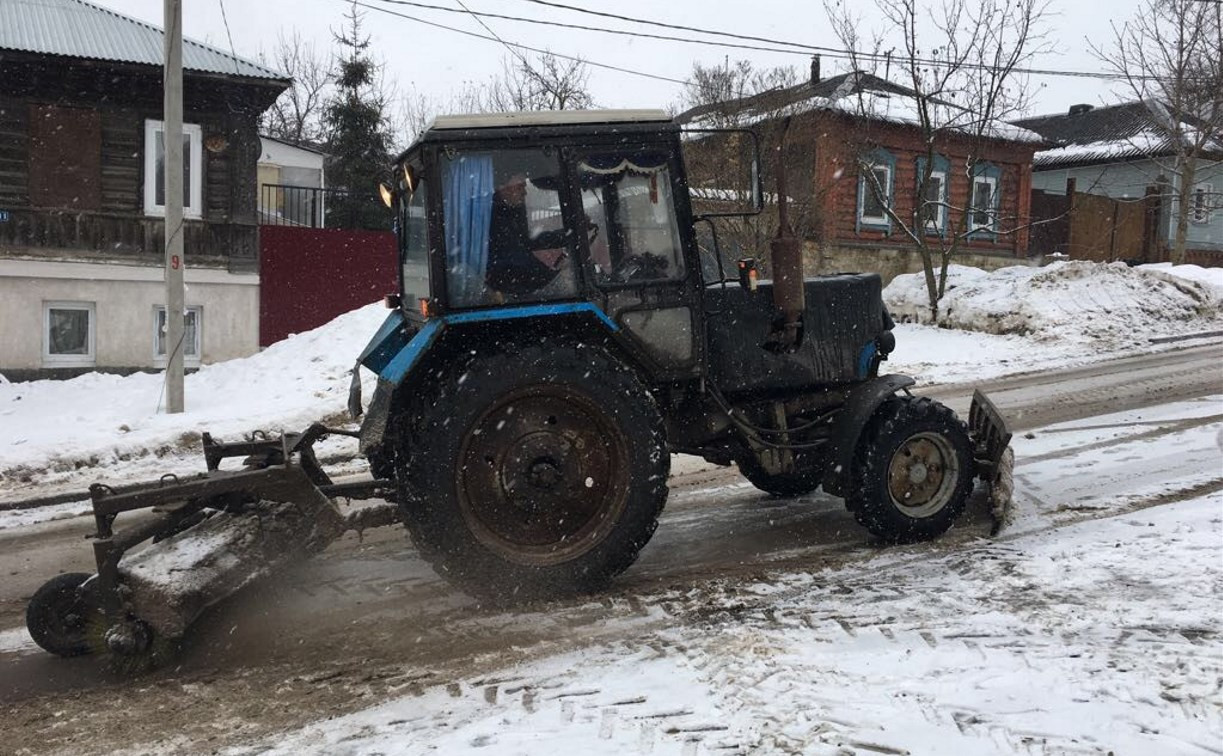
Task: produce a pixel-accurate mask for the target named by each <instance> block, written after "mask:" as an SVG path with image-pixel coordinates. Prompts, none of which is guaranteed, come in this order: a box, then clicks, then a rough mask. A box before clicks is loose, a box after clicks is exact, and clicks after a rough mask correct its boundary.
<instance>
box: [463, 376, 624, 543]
mask: <svg viewBox="0 0 1223 756" xmlns="http://www.w3.org/2000/svg"><path fill="white" fill-rule="evenodd" d="M459 459H460V468H459V474H458V480H457V483H458V494H459V496H458V499H459V507H460V510H461V512H462V515H463V519H464V521H465V522H466V523H467V525H468V527H469V528H470V529H471V532H472V533H473V534H474V535H475V537H476V538H477V540H479V541H480V543H482V544H483V545H484V546H486V547H488V548H489V549H491V550H492V551H494V552H496V553H497V554H499V555H500V556H502V557H503V558H505V559H507V560H509V561H511V562H515V563H518V564H525V565H532V566H540V567H543V566H549V565H556V564H561V563H564V562H567V561H570V560H573V559H575V558H577V557H579V556H581V555H582V554H585V553H586V552H588V551H590V550H591V549H593V548H594V547H595V546H597V545H598V544H599V543H600V542H602V540H603V539H604V538H605V537H606V536H607V534H608V533H609V532H610V531H611V530H612V528H614V527H615V524H616V522H618V521H619V519H620V516H621V514H622V513H623V512H624V509H625V506H626V502H627V498H628V497H627V492H628V486H627V478H628V439H627V438H626V437H625V435H624V433H623V432H621V430H620V428H619V426H617V425H616V423H614V422H612V420H611V418H610V417H609V416H608V415H607V413H606V412H604V411H603V410H601V409H600V408H599V407H598V405H596V404H595V403H594V402H593V401H592V400H591V399H589V398H588V397H586V396H585V395H584V394H581V393H578V392H576V391H574V390H572V389H571V388H569V387H567V386H560V385H539V386H531V387H525V388H523V389H519V390H517V391H514V392H511V393H509V394H507V395H505V396H503V397H501V398H500V399H498V400H497V401H496V402H495V403H494V404H493V405H492V406H491V407H489V408H488V409H487V410H486V411H485V412H484V413H483V414H482V415H481V416H480V417H479V418H477V419H476V421H475V422H474V423H473V424H472V426H471V428H470V429H469V430H468V433H467V435H466V437H465V438H464V440H463V445H462V448H461V449H460V453H459Z"/></svg>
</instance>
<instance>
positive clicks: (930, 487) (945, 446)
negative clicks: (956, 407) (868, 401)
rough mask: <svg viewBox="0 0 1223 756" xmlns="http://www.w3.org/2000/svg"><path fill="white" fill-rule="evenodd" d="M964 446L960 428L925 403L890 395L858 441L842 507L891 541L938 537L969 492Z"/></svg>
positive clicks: (968, 450) (946, 412) (967, 447)
mask: <svg viewBox="0 0 1223 756" xmlns="http://www.w3.org/2000/svg"><path fill="white" fill-rule="evenodd" d="M972 484H973V460H972V445H971V442H970V440H969V438H968V430H967V428H966V427H965V425H964V423H962V422H960V419H959V418H958V417H956V414H955V413H954V412H952V411H951V410H950V409H949V408H947V407H945V406H944V405H942V404H939V403H938V402H935V401H933V400H931V399H929V398H926V397H908V396H906V397H893V398H891V399H888V400H887V401H885V402H884V403H883V404H882V405H880V406H879V409H877V410H876V411H875V414H874V415H873V416H872V417H871V420H870V422H869V423H867V426H866V428H865V429H863V431H862V437H861V438H860V439H859V441H858V449H857V454H856V455H855V457H854V463H853V469H852V470H851V471H850V492H849V495H848V496H847V497H846V499H845V503H846V506H848V508H849V510H850V512H852V513H853V515H854V518H855V519H856V520H857V521H858V522H859V523H860V524H861V525H862V526H864V527H865V528H866V529H867V530H869V531H870V532H871V533H873V534H874V535H876V536H878V537H879V538H881V539H883V540H884V541H888V542H891V543H912V542H914V541H923V540H926V539H929V538H934V537H936V536H939V535H941V534H942V533H944V532H945V531H946V530H947V529H948V528H950V527H951V525H952V523H953V522H955V520H956V518H958V517H959V516H960V514H961V513H963V511H964V507H965V505H966V504H967V501H968V495H969V494H970V493H971V492H972Z"/></svg>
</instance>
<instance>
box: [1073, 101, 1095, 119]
mask: <svg viewBox="0 0 1223 756" xmlns="http://www.w3.org/2000/svg"><path fill="white" fill-rule="evenodd" d="M1095 107H1096V106H1095V105H1088V104H1087V103H1082V104H1080V105H1071V106H1070V115H1072V116H1079V115H1083V114H1084V113H1090V112H1091V111H1092V110H1095Z"/></svg>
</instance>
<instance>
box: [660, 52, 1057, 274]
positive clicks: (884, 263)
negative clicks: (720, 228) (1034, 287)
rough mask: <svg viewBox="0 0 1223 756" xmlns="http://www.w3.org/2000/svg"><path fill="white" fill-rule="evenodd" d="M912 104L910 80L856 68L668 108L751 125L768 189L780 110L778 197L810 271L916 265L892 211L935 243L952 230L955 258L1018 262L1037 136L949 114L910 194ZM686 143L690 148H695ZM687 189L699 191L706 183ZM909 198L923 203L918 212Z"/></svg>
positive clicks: (709, 120) (691, 117) (892, 269)
mask: <svg viewBox="0 0 1223 756" xmlns="http://www.w3.org/2000/svg"><path fill="white" fill-rule="evenodd" d="M916 103H917V99H916V94H915V92H914V91H913V90H912V89H909V88H907V87H904V86H901V85H898V84H895V83H893V82H890V81H887V80H885V79H882V78H879V77H877V76H874V75H871V74H868V73H865V72H861V71H857V72H850V73H846V74H842V75H839V76H834V77H832V78H829V79H824V80H820V79H819V78H818V76H813V78H812V79H811V80H809V81H804V82H802V83H800V84H798V85H796V86H793V87H789V88H786V89H781V90H773V91H769V92H764V93H761V94H759V95H755V96H752V97H746V98H742V99H739V100H733V101H730V102H725V103H716V104H713V105H707V106H700V107H697V108H693V109H691V110H689V111H687V112H685V113H682V114H680V115H679V116H678V117H677V118H678V120H679V121H680V122H681V123H684V124H686V125H688V126H689V127H696V128H699V127H701V126H710V127H713V126H725V125H728V124H730V125H742V126H750V127H751V128H752V129H753V130H754V131H756V132H757V133H759V134H761V135H762V137H763V138H764V144H763V145H762V147H764V149H763V150H762V152H763V153H764V155H765V159H764V166H763V167H762V168H763V172H764V174H765V177H766V186H765V192H766V195H767V194H768V193H769V192H772V191H773V185H772V180H773V179H772V176H773V170H774V165H775V162H776V161H775V158H774V157H773V148H775V147H776V144H775V137H774V135H775V134H776V133H778V132H779V124H780V123H782V121H783V119H784V118H787V117H788V118H789V119H790V126H789V130H788V131H787V134H786V137H785V142H786V147H785V164H786V166H787V169H786V170H787V182H788V183H787V187H788V188H787V197H789V198H790V202H791V203H792V205H791V207H792V209H791V222H792V224H793V225H794V227H795V232H796V233H798V234H799V235H800V236H801V237H802V238H803V240H804V260H805V265H806V268H807V270H808V272H809V273H832V272H837V271H871V272H878V273H880V274H881V275H882V276H883V277H884V280H885V282H886V281H889V280H890V279H891V278H893V277H895V276H896V275H899V274H901V273H907V272H913V271H917V270H921V267H922V263H921V258H920V254H919V253H918V251H917V249H916V245H915V244H914V242H913V240H912V239H911V238H910V237H908V236H906V235H905V234H904V233H901V231H902V229H900V228H898V224H897V223H896V222H895V220H894V219H893V218H892V214H894V215H895V216H896V218H904V219H906V223H908V224H909V226H910V228H917V227H918V226H921V227H922V228H923V231H922V233H924V234H926V235H927V236H929V237H936V238H937V239H938V240H939V241H940V242H949V240H950V239H951V238H952V236H953V235H958V236H959V241H958V242H957V244H958V252H957V254H956V256H955V260H956V262H958V263H961V264H968V265H976V266H979V267H984V268H989V269H993V268H998V267H1002V266H1006V265H1015V264H1026V262H1027V260H1026V258H1027V254H1028V216H1029V201H1030V186H1029V182H1030V179H1031V166H1032V154H1033V153H1034V152H1035V151H1036V150H1037V149H1039V148H1040V147H1041V146H1042V140H1041V138H1040V137H1039V136H1038V135H1036V134H1034V133H1032V132H1031V131H1027V130H1025V129H1022V128H1018V127H1015V126H1012V125H1010V124H1005V123H1002V122H991V123H988V124H986V125H985V127H984V128H983V129H981V130H980V131H981V133H982V135H981V136H977V135H974V134H971V133H969V129H967V128H964V127H959V126H955V125H948V126H947V127H945V128H939V129H937V130H935V131H934V146H935V157H934V161H933V162H934V165H933V167H932V168H931V169H930V180H929V181H928V182H927V186H926V194H927V196H926V197H925V198H924V201H919V200H918V197H917V195H918V187H919V185H920V183H921V178H922V176H924V175H925V173H926V168H927V165H926V162H927V155H928V152H927V150H926V146H925V138H924V136H923V131H922V129H921V127H920V125H919V121H918V117H917V108H916ZM932 105H933V107H934V108H935V109H936V110H939V111H940V112H942V113H956V114H958V115H960V116H967V117H963V118H961V119H960V120H961V121H966V122H971V121H973V120H975V119H974V118H973V117H972V116H971V114H968V113H967V111H964V110H963V109H962V108H956V107H955V106H954V105H951V104H949V103H947V102H942V101H933V102H932ZM948 123H949V124H953V123H955V121H954V120H950V119H949V120H948ZM691 152H693V153H694V154H699V153H700V148H699V147H694V149H693V150H691ZM697 161H699V158H698V159H697V160H695V161H693V162H697ZM714 162H715V163H716V162H718V161H717V160H715V161H714ZM872 173H873V174H874V177H873V178H874V181H873V182H872V180H871V174H872ZM872 186H877V187H878V189H873V188H872ZM693 191H694V199H699V198H700V196H701V194H702V192H703V191H705V190H704V189H703V188H702V187H700V186H694V187H693ZM918 205H922V206H923V208H924V211H923V212H926V213H927V217H926V218H925V220H924V222H922V223H919V222H918V220H917V212H918V210H919V208H918ZM888 210H891V211H892V213H891V214H889V212H888ZM719 243H720V244H721V243H722V242H721V241H720V242H719ZM723 246H725V245H724V244H723ZM756 246H757V251H756V253H757V254H759V250H760V246H761V245H760V244H757V245H756ZM932 246H933V245H932ZM744 251H745V252H746V253H748V254H751V253H752V250H744Z"/></svg>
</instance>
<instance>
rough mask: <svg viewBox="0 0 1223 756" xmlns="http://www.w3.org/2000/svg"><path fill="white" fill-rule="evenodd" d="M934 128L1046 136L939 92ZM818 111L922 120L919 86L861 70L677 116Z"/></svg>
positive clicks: (690, 122) (696, 118)
mask: <svg viewBox="0 0 1223 756" xmlns="http://www.w3.org/2000/svg"><path fill="white" fill-rule="evenodd" d="M929 103H930V107H929V112H930V117H931V119H932V121H933V124H934V126H935V128H938V129H943V130H952V131H960V132H969V133H975V132H976V131H977V129H978V128H980V130H981V133H982V134H984V135H985V136H987V137H991V138H994V139H1004V140H1008V141H1014V142H1028V143H1040V142H1044V141H1045V140H1044V139H1043V138H1042V137H1041V136H1040V135H1039V134H1037V133H1036V132H1034V131H1031V130H1029V129H1026V128H1023V127H1020V126H1016V125H1014V124H1009V123H1006V122H1005V121H1001V120H997V119H991V120H989V121H987V122H984V123H983V122H982V121H981V119H980V118H978V117H977V116H976V115H975V114H973V113H972V112H971V111H969V110H968V109H966V108H963V107H960V106H959V105H955V104H954V103H951V102H948V101H946V100H942V99H938V98H930V99H929ZM814 111H832V112H838V113H844V114H846V115H849V116H859V117H866V118H869V119H871V120H877V121H884V122H888V123H900V124H905V125H912V126H916V125H919V124H920V123H921V117H920V114H919V112H918V99H917V92H915V91H914V90H912V89H909V88H908V87H904V86H901V85H899V84H896V83H894V82H891V81H888V80H887V79H882V78H879V77H878V76H874V75H873V74H869V73H866V72H863V71H856V72H850V73H846V74H841V75H840V76H834V77H832V78H829V79H824V80H822V81H819V82H815V83H812V82H803V83H802V84H798V85H796V86H793V87H788V88H786V89H778V90H771V91H767V92H761V93H760V94H756V95H752V96H750V97H744V98H740V99H738V100H732V101H728V102H723V103H714V104H712V105H701V106H698V107H695V108H692V109H690V110H688V111H686V112H684V113H681V114H680V115H679V116H677V117H676V120H677V121H679V122H680V123H682V124H685V125H686V126H688V127H690V128H702V127H710V126H715V125H717V124H718V123H720V122H721V120H723V119H725V118H727V117H728V116H730V115H737V116H740V117H741V118H742V119H743V122H744V123H745V124H756V123H760V122H762V121H767V120H770V119H773V118H777V117H778V116H780V115H794V114H798V113H809V112H814Z"/></svg>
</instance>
